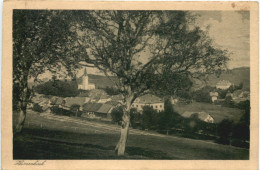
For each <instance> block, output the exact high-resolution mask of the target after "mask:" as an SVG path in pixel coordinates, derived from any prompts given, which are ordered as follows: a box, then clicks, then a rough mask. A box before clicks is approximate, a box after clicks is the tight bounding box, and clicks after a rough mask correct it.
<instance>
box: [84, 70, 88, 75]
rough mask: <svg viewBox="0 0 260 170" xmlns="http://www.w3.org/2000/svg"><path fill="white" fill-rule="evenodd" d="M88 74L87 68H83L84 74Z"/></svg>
mask: <svg viewBox="0 0 260 170" xmlns="http://www.w3.org/2000/svg"><path fill="white" fill-rule="evenodd" d="M87 75H88V73H87V68H85V70H84V76H87Z"/></svg>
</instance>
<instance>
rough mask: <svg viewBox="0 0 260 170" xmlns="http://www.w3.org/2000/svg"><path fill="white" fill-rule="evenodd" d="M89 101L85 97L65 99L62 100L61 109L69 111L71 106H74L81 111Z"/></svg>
mask: <svg viewBox="0 0 260 170" xmlns="http://www.w3.org/2000/svg"><path fill="white" fill-rule="evenodd" d="M89 100H90V98H86V97H67V98H65V99H64V101H65V102H64V104H63V107H64V109H67V110H69V109H70V107H71V106H72V105H75V104H76V105H79V106H80V110H81V111H82V110H83V108H82V106H83V104H85V103H87V102H89Z"/></svg>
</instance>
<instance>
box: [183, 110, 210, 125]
mask: <svg viewBox="0 0 260 170" xmlns="http://www.w3.org/2000/svg"><path fill="white" fill-rule="evenodd" d="M195 114H198V118H199V119H200V120H201V121H204V122H207V123H214V119H213V117H212V116H211V115H210V114H208V113H206V112H204V111H202V112H192V111H185V112H184V113H182V114H181V116H182V117H184V118H191V117H192V115H195Z"/></svg>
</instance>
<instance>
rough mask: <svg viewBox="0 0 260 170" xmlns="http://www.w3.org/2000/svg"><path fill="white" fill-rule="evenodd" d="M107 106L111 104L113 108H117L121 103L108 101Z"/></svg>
mask: <svg viewBox="0 0 260 170" xmlns="http://www.w3.org/2000/svg"><path fill="white" fill-rule="evenodd" d="M106 104H110V105H112V106H117V105H118V104H120V102H118V101H107V102H106Z"/></svg>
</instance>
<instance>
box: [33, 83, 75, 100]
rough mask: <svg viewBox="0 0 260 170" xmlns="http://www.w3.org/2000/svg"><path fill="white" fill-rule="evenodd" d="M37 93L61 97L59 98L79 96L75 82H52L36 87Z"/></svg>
mask: <svg viewBox="0 0 260 170" xmlns="http://www.w3.org/2000/svg"><path fill="white" fill-rule="evenodd" d="M35 91H36V92H37V93H39V94H45V95H52V96H59V97H75V96H77V95H78V94H79V91H78V87H77V83H76V82H74V81H67V82H65V81H62V80H50V81H48V82H46V83H43V84H40V85H38V86H36V87H35Z"/></svg>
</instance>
